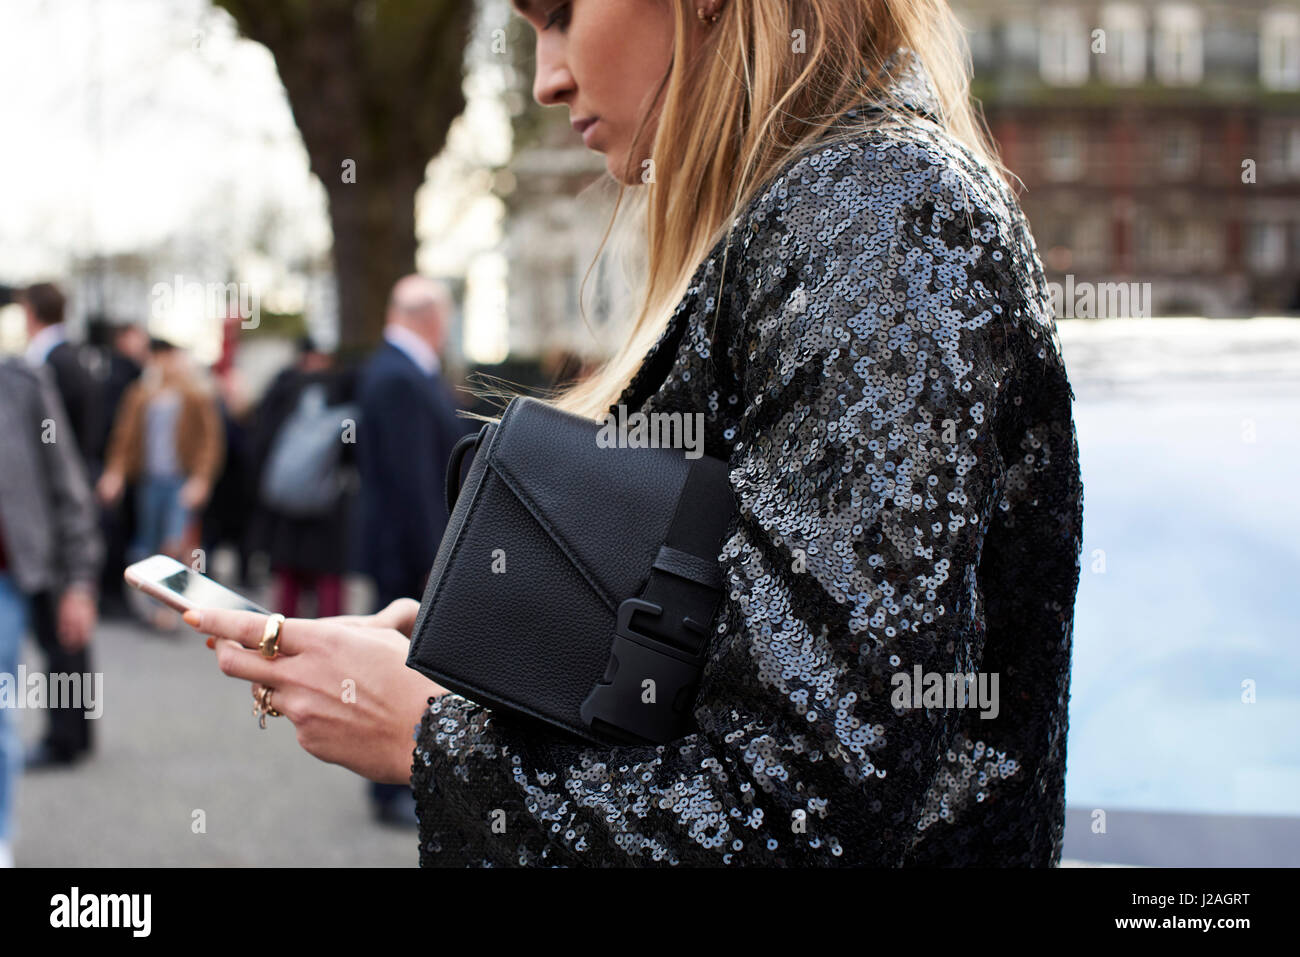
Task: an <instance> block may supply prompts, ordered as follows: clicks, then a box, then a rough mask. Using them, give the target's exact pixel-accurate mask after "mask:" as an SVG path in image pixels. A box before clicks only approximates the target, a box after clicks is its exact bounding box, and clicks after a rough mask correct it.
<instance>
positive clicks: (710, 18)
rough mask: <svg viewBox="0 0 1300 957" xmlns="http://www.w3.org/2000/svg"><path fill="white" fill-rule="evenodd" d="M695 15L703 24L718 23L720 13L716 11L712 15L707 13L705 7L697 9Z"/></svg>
mask: <svg viewBox="0 0 1300 957" xmlns="http://www.w3.org/2000/svg"><path fill="white" fill-rule="evenodd" d="M695 15H696V16H697V17H699V18H700V20H701V22H704V23H717V22H718V12H717V11H716V10H715V11H713V12H712V13H706V12H705V10H704V8H703V7H696V8H695Z"/></svg>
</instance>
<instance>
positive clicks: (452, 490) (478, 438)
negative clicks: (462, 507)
mask: <svg viewBox="0 0 1300 957" xmlns="http://www.w3.org/2000/svg"><path fill="white" fill-rule="evenodd" d="M492 424H493V423H491V422H485V423H483V428H481V429H479V430H478V431H477V432H471V433H469V434H468V435H462V436H461V437H460V438H459V439H457V440H456V444H455V445H453V446H452V447H451V455H450V456H449V457H448V459H447V514H448V515H450V514H451V513H452V512H453V511H454V510H455V508H456V499H458V498H460V484H461V478H460V465H461V462H462V461H463V460H464V458H465V453H466V452H468V451H469V448H470V446H471V445H472V446H474V448H475V450H477V449H478V447H479V444H480V443H481V442H482V441H483V436H484V435H485V434H486V433H487V430H488V429H489V428H490V427H491V426H492Z"/></svg>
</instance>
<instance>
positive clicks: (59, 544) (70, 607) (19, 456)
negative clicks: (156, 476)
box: [0, 360, 102, 866]
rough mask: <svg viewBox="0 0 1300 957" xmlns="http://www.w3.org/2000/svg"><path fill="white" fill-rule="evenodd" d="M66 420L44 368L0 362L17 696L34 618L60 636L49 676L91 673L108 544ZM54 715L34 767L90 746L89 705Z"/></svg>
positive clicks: (11, 663) (3, 670) (2, 532)
mask: <svg viewBox="0 0 1300 957" xmlns="http://www.w3.org/2000/svg"><path fill="white" fill-rule="evenodd" d="M66 426H67V413H66V412H65V411H64V409H63V404H62V402H61V401H60V400H59V397H58V392H57V390H56V389H55V387H54V385H53V382H52V380H51V379H50V378H47V377H46V376H45V375H44V374H43V372H42V370H39V369H30V368H28V367H26V366H25V365H24V364H23V363H21V362H18V361H15V360H4V361H0V434H3V435H4V436H5V451H4V455H0V676H3V677H0V681H5V682H6V683H7V684H8V686H9V688H10V689H11V693H13V694H25V693H26V688H20V687H18V684H17V672H18V653H19V648H20V646H21V643H22V635H23V632H24V630H25V629H26V627H27V625H28V624H29V623H30V624H32V626H33V627H34V628H36V629H37V633H38V637H39V635H40V631H39V629H40V628H41V627H42V626H44V625H46V624H48V626H49V630H50V632H51V633H52V634H53V636H54V643H53V645H52V646H51V647H47V648H46V654H47V657H48V665H49V672H50V674H52V675H72V674H76V675H88V674H90V666H89V660H88V656H87V654H86V649H87V645H88V643H89V641H90V638H91V634H92V632H93V631H94V627H95V580H96V576H97V575H98V573H99V562H100V558H101V555H102V545H101V542H100V539H99V533H98V531H97V529H96V527H95V519H96V515H95V506H94V500H93V498H92V497H91V494H90V486H89V484H88V483H87V482H86V477H85V474H84V472H83V470H82V466H81V462H80V461H79V460H78V454H77V451H76V450H75V449H74V447H73V443H72V441H71V435H72V433H71V430H69V429H67V428H66ZM51 684H52V683H51ZM48 703H49V704H50V705H51V706H52V705H54V704H55V702H52V701H51V702H48ZM13 704H14V702H13V701H6V700H4V695H3V694H0V866H6V865H10V864H12V862H13V856H12V841H13V830H12V816H13V795H14V787H15V783H16V778H17V775H18V772H19V769H20V768H21V766H22V764H23V763H24V762H23V756H22V754H21V745H20V739H19V734H18V728H17V721H16V714H15V711H14V708H13V707H12V705H13ZM50 719H51V720H50V725H49V730H48V731H47V733H46V735H45V737H44V739H43V740H42V741H41V743H40V744H39V745H37V747H36V748H35V749H34V750H33V751H32V752H31V753H29V754H28V755H27V760H26V764H27V766H28V767H29V768H33V769H35V768H44V767H51V766H55V765H67V764H71V763H72V762H73V761H75V760H77V759H78V758H79V757H81V756H83V755H84V754H85V753H86V752H88V751H89V750H90V730H89V723H88V720H87V718H86V715H85V712H84V711H77V710H75V709H71V708H63V707H57V708H56V707H51V708H50Z"/></svg>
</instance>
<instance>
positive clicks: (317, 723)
mask: <svg viewBox="0 0 1300 957" xmlns="http://www.w3.org/2000/svg"><path fill="white" fill-rule="evenodd" d="M408 600H409V599H408ZM398 604H399V603H398V602H394V603H393V604H392V605H389V606H388V608H386V609H384V611H382V612H380V613H379V614H378V615H372V616H370V618H372V619H377V620H382V621H392V622H394V623H399V624H400V623H404V622H406V620H407V618H408V617H409V618H410V620H411V621H414V615H412V614H410V610H409V608H408V607H405V606H404V607H403V608H401V609H398V610H395V606H397V605H398ZM413 604H415V603H413ZM416 607H418V604H417V605H416ZM390 612H391V614H390ZM266 620H267V619H266V616H265V615H261V614H258V613H256V612H251V611H227V610H223V609H216V608H204V609H200V610H197V611H187V612H186V613H185V621H186V622H187V623H188V624H190V625H191V626H193V627H194V628H196V629H198V630H199V631H201V632H205V633H207V634H210V635H213V636H214V637H215V638H216V642H215V644H214V648H215V649H216V653H217V665H218V666H219V667H220V668H221V670H222V671H224V672H225V673H226V674H228V675H230V676H231V677H234V678H243V679H245V680H247V681H252V682H255V683H257V684H260V685H263V686H265V687H267V688H270V689H272V693H271V696H270V705H271V707H273V708H275V710H277V711H279V712H281V713H282V714H283V715H284V716H285V717H287V718H288V719H289V720H290V721H292V722H293V724H294V727H295V728H296V729H297V731H298V743H299V744H300V745H302V747H303V749H304V750H306V751H307V752H309V753H310V754H313V755H315V756H316V757H318V758H320V759H321V760H322V761H329V762H330V763H332V764H341V765H343V766H344V767H345V768H349V769H351V770H353V771H355V772H356V773H357V774H360V775H362V776H363V777H366V778H369V779H370V780H372V781H382V782H386V783H390V784H405V783H407V782H409V781H410V778H411V754H412V751H413V750H414V747H415V745H414V741H413V734H414V730H415V727H416V725H417V724H419V722H420V719H421V717H422V716H423V715H424V710H425V707H426V705H427V702H428V699H429V697H430V696H435V695H441V694H445V693H446V690H447V689H445V688H443V687H442V686H441V685H438V684H435V683H434V682H432V681H430V680H429V679H428V678H426V677H424V676H423V675H422V674H420V673H419V672H418V671H415V670H413V669H411V668H408V667H406V655H407V652H408V650H409V648H410V642H409V641H408V639H407V638H406V637H405V636H404V635H403V634H402V633H401V632H400V631H398V630H397V629H396V628H385V627H373V626H370V625H364V624H353V623H350V622H348V621H346V620H342V619H334V620H331V619H322V620H320V621H313V620H311V619H306V618H290V619H288V620H286V621H285V622H284V623H283V624H282V625H281V626H280V643H279V651H278V653H277V655H276V657H275V658H272V659H267V658H264V657H262V654H261V653H260V652H259V651H258V643H259V642H260V641H261V640H262V631H263V628H264V627H265V625H266ZM409 628H410V626H409V624H408V625H407V629H408V630H409Z"/></svg>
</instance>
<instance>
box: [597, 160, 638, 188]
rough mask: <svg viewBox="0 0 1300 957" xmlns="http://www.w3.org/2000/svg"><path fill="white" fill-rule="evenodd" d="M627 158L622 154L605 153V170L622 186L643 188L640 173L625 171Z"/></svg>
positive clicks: (635, 170)
mask: <svg viewBox="0 0 1300 957" xmlns="http://www.w3.org/2000/svg"><path fill="white" fill-rule="evenodd" d="M626 166H627V156H626V155H625V154H622V153H618V154H615V153H606V154H605V168H606V169H607V170H609V175H610V176H612V177H614V179H616V180H618V181H619V182H620V183H622V184H623V185H624V186H644V185H645V183H644V182H643V181H642V179H641V171H640V170H637V169H631V170H629V169H627V168H626Z"/></svg>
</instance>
